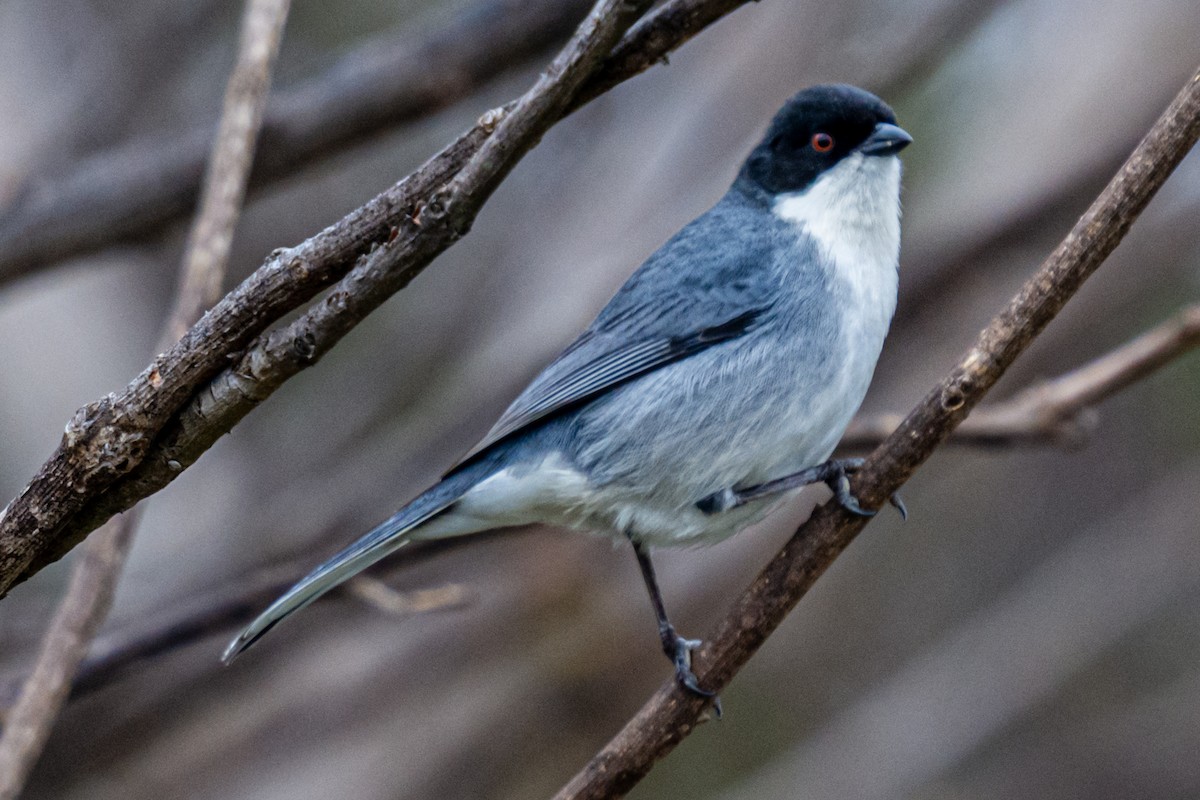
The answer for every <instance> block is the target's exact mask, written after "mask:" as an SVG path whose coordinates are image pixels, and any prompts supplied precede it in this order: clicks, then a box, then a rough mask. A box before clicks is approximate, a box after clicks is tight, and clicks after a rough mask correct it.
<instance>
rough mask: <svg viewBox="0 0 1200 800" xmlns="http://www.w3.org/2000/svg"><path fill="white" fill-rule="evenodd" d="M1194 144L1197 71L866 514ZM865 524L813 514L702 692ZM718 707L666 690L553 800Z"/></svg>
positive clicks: (619, 790)
mask: <svg viewBox="0 0 1200 800" xmlns="http://www.w3.org/2000/svg"><path fill="white" fill-rule="evenodd" d="M1197 138H1200V71H1198V72H1196V73H1195V74H1194V75H1193V76H1192V77H1191V79H1190V80H1189V81H1188V83H1187V85H1186V86H1185V87H1184V88H1183V90H1182V91H1181V92H1180V93H1179V94H1178V95H1177V96H1176V98H1175V99H1174V100H1173V101H1172V103H1171V104H1170V106H1169V107H1168V108H1167V110H1166V111H1165V112H1164V113H1163V115H1162V116H1161V117H1160V118H1159V119H1158V121H1157V122H1156V123H1155V124H1154V126H1153V128H1151V130H1150V132H1149V133H1148V134H1147V136H1146V138H1145V139H1143V140H1142V142H1141V143H1140V144H1139V145H1138V147H1137V148H1136V149H1135V150H1134V152H1133V154H1132V155H1131V156H1130V157H1129V159H1128V160H1127V161H1126V162H1125V164H1124V166H1122V167H1121V170H1120V171H1119V172H1118V173H1117V175H1116V176H1115V177H1114V178H1113V180H1112V181H1111V182H1110V183H1109V184H1108V186H1107V187H1106V188H1105V190H1104V191H1103V192H1102V193H1101V194H1100V196H1099V197H1098V198H1097V199H1096V201H1095V202H1094V203H1093V204H1092V206H1091V207H1090V208H1089V209H1088V210H1087V212H1086V213H1085V214H1084V215H1083V217H1082V218H1080V220H1079V221H1078V222H1077V223H1076V224H1075V227H1074V228H1072V230H1071V232H1070V233H1069V234H1068V235H1067V237H1066V239H1064V240H1063V241H1062V243H1061V244H1059V246H1058V247H1057V248H1055V250H1054V252H1053V253H1051V254H1050V256H1049V257H1048V258H1047V259H1046V261H1045V262H1043V264H1042V265H1041V267H1040V268H1039V269H1038V271H1037V272H1036V273H1035V274H1034V275H1033V276H1032V277H1031V278H1030V279H1029V280H1028V281H1027V282H1026V283H1025V285H1024V286H1023V287H1022V288H1021V290H1020V291H1019V292H1018V293H1017V295H1016V296H1015V297H1014V298H1013V299H1012V301H1011V302H1010V303H1009V305H1008V307H1007V308H1005V309H1004V310H1003V311H1002V312H1001V313H1000V314H999V315H997V316H996V317H995V318H994V319H993V320H992V322H991V323H990V324H989V325H988V327H987V328H986V329H984V331H983V332H982V333H980V335H979V338H978V340H977V341H976V342H975V345H974V346H973V347H972V348H971V350H970V351H969V352H968V353H967V354H966V356H965V357H964V358H963V360H962V361H961V362H960V363H959V364H958V365H957V366H956V367H955V368H954V369H953V370H952V371H951V372H950V374H949V375H947V376H946V378H944V379H943V380H942V381H941V382H939V383H938V385H937V386H935V387H934V388H933V390H932V391H930V393H929V394H928V395H926V397H925V399H924V400H923V401H921V403H920V404H919V405H918V406H917V407H916V408H915V409H913V411H912V412H911V413H910V414H909V415H908V417H907V418H906V419H905V420H904V422H903V423H902V424H901V426H900V427H899V428H898V429H897V430H896V431H895V432H894V433H892V435H891V436H889V437H888V439H887V440H886V441H885V442H884V443H883V444H882V445H880V447H879V448H877V449H876V450H875V451H874V452H873V453H872V454H871V455H870V456H869V457H868V458H867V460H866V463H865V464H864V465H863V468H862V470H861V471H860V472H858V473H857V474H856V475H855V476H854V478H853V479H852V489H853V491H854V493H855V495H856V496H857V497H858V498H859V502H860V503H862V504H863V506H864V507H866V508H879V507H880V506H881V505H882V504H883V503H884V502H885V501H886V499H887V498H888V496H889V495H891V493H892V492H894V491H896V490H897V489H898V488H900V486H901V485H903V483H904V482H905V481H906V480H907V479H908V478H909V477H910V476H911V475H912V473H913V472H914V471H915V470H916V469H917V468H918V467H919V466H920V465H921V464H922V463H924V462H925V461H926V460H927V459H928V458H929V456H930V455H932V454H933V451H934V450H935V449H936V448H937V447H938V445H939V444H941V443H942V442H943V441H944V440H945V439H946V438H947V437H948V436H949V435H950V433H951V432H952V431H953V430H954V429H955V428H956V427H957V426H958V425H959V424H960V423H961V422H962V421H963V420H964V419H965V418H966V417H967V414H969V413H970V411H971V409H972V408H974V406H975V405H976V404H977V403H978V402H979V401H980V399H982V398H983V396H984V395H985V394H987V392H988V390H989V389H991V388H992V386H994V385H995V383H996V381H998V380H999V379H1000V376H1001V375H1003V374H1004V372H1005V371H1006V370H1007V369H1008V367H1009V366H1010V365H1011V364H1012V363H1013V361H1014V360H1015V359H1016V358H1017V356H1019V355H1020V354H1021V353H1022V352H1023V351H1024V350H1025V348H1026V347H1028V346H1029V344H1030V343H1031V342H1032V341H1033V339H1034V338H1035V337H1036V336H1037V335H1038V334H1039V333H1041V332H1042V330H1044V329H1045V327H1046V326H1047V325H1048V324H1049V323H1050V321H1051V320H1053V319H1054V317H1055V316H1056V315H1057V314H1058V313H1059V312H1060V311H1061V310H1062V308H1063V306H1064V305H1065V304H1066V303H1067V301H1068V300H1070V299H1071V297H1072V296H1073V295H1074V294H1075V292H1076V291H1078V289H1079V287H1080V286H1082V285H1083V282H1084V281H1085V280H1087V278H1088V277H1089V276H1091V275H1092V273H1094V272H1095V271H1096V269H1097V268H1098V267H1099V266H1100V264H1102V263H1103V262H1104V260H1105V259H1106V258H1107V257H1108V256H1109V254H1110V253H1112V251H1113V250H1114V249H1115V248H1116V246H1117V244H1118V243H1120V241H1121V239H1123V238H1124V236H1125V234H1126V233H1127V232H1128V230H1129V227H1130V226H1131V225H1132V224H1133V222H1134V220H1135V219H1137V217H1138V215H1139V214H1140V213H1141V211H1142V210H1143V209H1144V208H1145V207H1146V204H1147V203H1149V202H1150V199H1151V198H1152V197H1153V196H1154V194H1155V192H1157V190H1158V189H1159V187H1160V186H1162V184H1163V182H1164V181H1165V180H1166V179H1167V176H1169V175H1170V174H1171V172H1172V171H1173V170H1174V169H1175V167H1176V166H1177V165H1178V164H1179V162H1180V161H1182V160H1183V157H1184V156H1185V155H1186V154H1187V152H1188V151H1189V150H1190V149H1191V148H1192V146H1193V145H1194V144H1195V143H1196V140H1197ZM866 523H867V520H866V519H865V518H863V517H860V516H856V515H853V514H850V513H849V512H847V511H845V510H844V509H842V508H840V507H839V506H837V504H834V503H830V504H826V505H825V506H823V507H821V508H819V509H817V511H816V512H815V513H814V514H813V515H812V517H811V518H810V519H809V520H808V522H807V523H805V524H804V525H803V526H801V528H800V529H799V530H798V531H797V532H796V534H795V535H794V536H793V537H792V538H791V539H790V540H789V541H788V543H787V544H786V545H785V546H784V548H783V549H782V550H781V551H780V552H779V553H778V554H777V555H776V556H775V557H774V558H773V559H772V560H771V562H770V563H769V564H768V565H767V566H766V567H765V568H764V569H763V571H762V572H761V573H759V575H758V577H757V578H756V579H755V580H754V582H753V583H752V584H751V586H750V587H749V588H748V589H747V590H746V591H745V593H743V594H742V596H741V597H739V598H738V599H737V601H736V602H735V603H734V605H733V608H731V609H730V611H729V613H728V614H727V615H726V616H725V618H724V620H723V621H722V622H721V624H720V625H719V627H718V628H717V631H716V632H715V634H714V635H713V636H712V637H711V639H710V640H709V641H708V643H707V644H705V645H704V646H703V647H702V648H701V649H700V650H699V651H698V652H697V653H696V659H695V662H696V663H695V672H696V675H697V677H698V678H699V681H700V684H701V685H702V686H704V687H705V688H707V689H711V690H713V691H719V690H720V689H722V688H723V687H724V686H725V685H726V684H727V683H729V681H730V680H731V679H732V678H733V676H734V675H735V674H736V673H737V672H738V670H740V669H741V667H742V666H743V665H745V663H746V662H747V661H748V660H749V659H750V657H751V656H753V655H754V653H755V652H756V651H757V650H758V648H759V647H760V646H761V645H762V643H763V642H764V641H765V640H766V638H767V637H768V636H769V635H770V634H771V633H772V632H773V631H774V630H775V629H776V628H777V627H778V626H779V624H780V623H781V622H782V621H783V619H784V617H785V616H786V615H787V613H788V612H789V611H791V609H792V608H794V607H795V606H796V604H797V603H798V602H800V599H801V598H802V597H803V596H804V595H805V594H806V593H807V592H808V590H809V589H810V588H811V587H812V585H813V584H814V583H815V582H816V580H817V578H819V577H820V576H821V575H822V574H823V573H824V572H825V570H826V569H827V568H828V567H829V565H830V564H832V563H833V561H834V559H836V558H837V556H838V555H840V554H841V553H842V552H843V551H844V550H845V549H846V547H847V546H849V544H850V542H851V541H853V539H854V537H855V536H856V535H857V534H858V532H859V531H861V530H862V529H863V527H865V526H866ZM711 702H712V700H711V698H702V697H698V696H696V695H694V694H693V693H690V692H688V691H687V690H684V689H682V688H681V687H680V686H679V684H678V683H677V682H676V681H675V680H673V679H672V680H670V681H668V682H667V683H665V684H664V685H663V686H662V687H661V688H660V689H659V690H658V691H657V692H656V693H655V694H654V696H653V697H651V698H650V700H649V701H648V702H647V703H646V704H645V705H644V706H643V707H642V709H641V710H640V711H639V712H638V713H637V715H636V716H634V717H633V719H631V720H630V721H629V722H628V723H627V724H626V725H625V727H624V729H622V730H621V731H620V732H619V733H618V734H617V735H616V736H615V737H614V738H613V739H612V740H611V741H610V742H609V743H608V744H607V745H605V746H604V748H602V749H601V750H600V752H599V753H597V754H596V755H595V756H594V757H593V758H592V760H591V761H590V762H589V763H588V764H587V765H586V766H585V767H584V768H583V770H582V771H581V772H579V773H578V774H577V775H576V776H575V777H574V778H573V779H572V780H571V781H570V782H569V783H568V784H567V785H566V786H565V787H564V788H563V789H562V790H561V791H560V792H559V793H558V795H557V796H556V797H557V798H558V800H567V798H571V800H583V798H589V799H594V800H599V798H614V797H619V796H621V795H623V794H625V793H626V792H628V791H629V789H630V788H632V787H633V786H634V785H635V784H637V783H638V782H639V781H640V780H641V779H642V778H643V777H644V776H645V775H646V774H647V773H648V772H649V771H650V769H651V767H652V766H653V765H654V763H655V762H656V761H657V760H658V759H660V758H663V757H664V756H665V755H666V754H667V753H669V752H670V751H671V750H673V749H674V747H675V746H676V745H677V744H679V742H680V741H682V740H683V739H684V738H685V737H686V736H687V735H688V734H690V733H691V732H692V731H693V730H694V729H695V727H696V725H697V724H698V722H700V720H701V716H702V715H703V714H705V713H706V712H707V709H708V707H709V705H710V704H711Z"/></svg>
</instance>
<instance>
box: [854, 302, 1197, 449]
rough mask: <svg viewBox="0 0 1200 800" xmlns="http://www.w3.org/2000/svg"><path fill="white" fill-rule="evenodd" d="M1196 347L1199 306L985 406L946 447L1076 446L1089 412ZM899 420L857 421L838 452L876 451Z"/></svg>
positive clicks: (893, 416)
mask: <svg viewBox="0 0 1200 800" xmlns="http://www.w3.org/2000/svg"><path fill="white" fill-rule="evenodd" d="M1197 347H1200V305H1193V306H1189V307H1188V308H1185V309H1184V310H1183V311H1180V312H1179V313H1178V314H1176V315H1175V316H1173V317H1171V319H1169V320H1167V321H1166V322H1164V323H1162V324H1161V325H1159V326H1157V327H1155V328H1153V329H1151V330H1149V331H1146V332H1145V333H1143V334H1142V335H1141V336H1139V337H1137V338H1136V339H1134V340H1132V341H1130V342H1126V343H1125V344H1123V345H1121V346H1120V347H1118V348H1117V349H1116V350H1113V351H1112V352H1109V353H1106V354H1104V355H1103V356H1101V357H1100V358H1098V359H1096V360H1095V361H1092V362H1090V363H1088V364H1085V365H1084V366H1082V367H1080V368H1079V369H1076V370H1072V371H1071V372H1068V373H1066V374H1065V375H1061V376H1059V377H1057V378H1054V379H1053V380H1048V381H1043V382H1041V383H1039V384H1037V385H1034V386H1031V387H1029V388H1028V389H1025V390H1024V391H1022V392H1021V393H1020V394H1018V395H1017V396H1016V397H1014V398H1012V399H1011V400H1006V401H1004V402H1002V403H996V404H994V405H987V406H984V407H982V408H980V409H978V410H976V411H975V412H974V413H972V414H971V416H969V417H967V418H966V419H965V420H963V422H962V424H961V425H959V426H958V428H956V429H955V430H954V434H953V435H952V436H951V437H950V439H949V443H953V444H956V445H977V446H978V445H982V446H1002V445H1019V444H1042V443H1046V442H1057V443H1063V444H1072V445H1073V444H1079V443H1080V442H1081V441H1082V440H1083V439H1084V438H1085V437H1086V436H1087V433H1088V431H1089V430H1090V429H1091V427H1092V426H1093V425H1094V423H1095V417H1094V415H1093V413H1092V410H1093V407H1094V406H1095V405H1096V404H1097V403H1099V402H1101V401H1103V400H1106V399H1108V398H1109V397H1112V396H1113V395H1114V394H1116V393H1117V392H1119V391H1121V390H1123V389H1125V388H1127V387H1129V386H1131V385H1132V384H1134V383H1137V382H1138V381H1140V380H1142V379H1143V378H1145V377H1146V376H1147V375H1150V374H1151V373H1152V372H1154V371H1156V370H1158V369H1160V368H1161V367H1163V366H1165V365H1166V364H1168V363H1169V362H1171V361H1173V360H1174V359H1176V358H1179V357H1180V356H1182V355H1185V354H1186V353H1189V352H1191V351H1192V350H1194V349H1196V348H1197ZM903 419H904V418H903V417H901V416H900V415H899V414H880V415H878V416H873V417H859V418H858V419H855V420H854V422H852V423H851V424H850V428H849V429H848V430H847V431H846V435H845V436H843V437H842V441H841V443H840V444H839V447H843V448H846V449H858V450H862V449H865V448H869V447H875V446H876V445H878V444H879V443H880V442H882V441H883V440H884V439H886V438H887V437H888V436H890V435H891V434H892V433H893V432H894V431H895V430H896V428H898V427H899V426H900V423H901V422H903Z"/></svg>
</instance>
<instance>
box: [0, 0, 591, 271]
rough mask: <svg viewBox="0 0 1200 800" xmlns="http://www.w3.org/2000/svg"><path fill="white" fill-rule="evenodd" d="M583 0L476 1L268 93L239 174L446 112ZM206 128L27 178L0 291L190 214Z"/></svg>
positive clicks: (263, 172)
mask: <svg viewBox="0 0 1200 800" xmlns="http://www.w3.org/2000/svg"><path fill="white" fill-rule="evenodd" d="M590 7H591V0H482V1H481V2H479V3H478V4H477V5H474V6H471V7H469V8H468V9H466V10H465V11H464V12H463V13H461V14H459V15H457V16H456V17H455V18H454V19H453V20H452V21H451V22H450V23H449V24H447V25H444V26H442V27H438V28H436V29H433V30H418V31H415V32H411V31H408V30H405V31H402V32H401V33H400V34H399V35H396V36H391V37H388V38H386V39H379V40H376V41H373V42H371V43H369V44H366V45H364V46H363V47H361V48H358V49H357V50H354V51H353V52H351V53H349V54H348V55H346V56H345V57H343V58H342V59H340V60H339V61H338V63H336V64H335V65H334V66H333V67H332V68H330V69H329V70H327V71H326V72H325V73H323V74H322V75H320V76H318V77H316V78H313V79H311V80H309V81H306V82H305V83H302V84H300V85H298V86H295V87H293V88H291V89H287V90H284V91H281V92H278V93H276V94H274V95H273V96H272V97H271V100H270V104H269V105H268V106H267V109H266V112H265V117H264V121H263V127H262V133H261V134H260V140H261V142H262V146H261V147H259V148H258V152H257V154H256V155H255V160H254V169H253V171H252V172H251V174H250V186H251V188H252V189H261V188H263V187H266V186H269V185H270V184H272V183H275V182H278V181H280V180H281V179H283V178H286V177H288V176H290V175H292V174H294V173H296V172H298V171H299V170H301V169H303V168H305V167H307V166H309V165H311V164H312V163H314V162H316V161H319V160H320V159H322V158H326V157H328V156H330V155H332V154H334V153H336V152H338V151H340V150H343V149H345V148H348V147H350V146H353V145H355V144H357V143H359V142H362V141H364V140H366V139H367V138H369V137H371V136H375V135H378V134H380V133H382V132H383V131H385V130H387V129H389V128H392V127H396V126H398V125H402V124H404V123H407V122H411V121H413V120H415V119H417V118H419V117H421V116H424V115H426V114H429V113H432V112H434V111H437V110H438V109H441V108H445V107H447V106H449V105H451V104H453V103H455V102H457V101H459V100H462V99H463V98H464V97H466V96H468V95H469V94H471V93H472V92H475V91H477V90H478V89H479V88H480V87H481V86H483V85H485V84H486V83H488V82H489V81H492V80H495V79H496V78H497V77H499V76H501V75H503V74H504V72H505V71H506V70H510V69H513V68H515V67H519V66H522V65H524V64H526V63H528V62H529V61H530V60H531V59H533V58H535V57H537V56H540V55H541V54H542V53H543V52H545V51H546V50H548V49H549V48H550V46H551V45H553V44H556V43H558V42H560V41H563V40H565V39H566V38H567V37H568V36H569V35H570V33H571V31H572V30H573V29H574V27H575V25H576V23H577V22H578V21H579V19H580V18H581V17H582V16H583V15H584V14H586V13H587V10H588V9H589V8H590ZM212 138H213V129H212V126H210V125H209V124H207V123H206V124H204V125H200V126H197V127H195V128H193V129H191V130H189V131H187V132H185V133H182V134H180V135H178V136H175V137H173V138H170V139H167V140H161V139H159V140H145V139H142V140H138V141H134V142H130V143H128V144H125V145H122V146H121V147H119V148H116V149H113V150H109V151H106V152H103V153H100V154H98V155H95V156H92V157H91V158H88V159H87V160H86V161H84V162H82V163H79V164H76V165H73V166H72V167H71V168H70V169H69V170H68V171H66V172H63V173H60V174H59V175H57V176H54V177H50V178H44V179H33V180H31V181H29V182H28V184H27V185H26V187H25V188H24V190H23V191H21V192H20V193H19V194H18V196H17V197H16V199H15V200H14V201H13V202H12V203H11V205H10V206H9V207H8V208H6V209H3V210H0V284H3V283H4V282H6V281H9V280H12V279H14V278H17V277H19V276H21V275H25V274H28V273H30V272H32V271H34V270H37V269H40V268H43V267H45V266H48V265H50V264H53V263H54V262H55V261H59V260H62V259H64V258H70V257H72V256H78V255H81V254H84V253H87V252H91V251H94V250H96V249H99V248H102V247H105V246H107V245H111V244H114V243H116V242H119V241H122V240H128V239H132V238H138V237H146V236H150V235H152V234H154V233H156V232H157V231H159V230H160V229H162V228H163V227H164V226H166V225H169V224H171V223H174V222H177V221H179V220H180V219H182V218H183V217H185V216H186V215H187V214H189V213H190V212H191V211H192V209H193V207H194V206H195V204H196V198H197V195H198V193H199V190H200V179H201V176H202V175H203V170H204V164H205V160H206V158H207V156H208V149H209V144H210V142H211V141H212Z"/></svg>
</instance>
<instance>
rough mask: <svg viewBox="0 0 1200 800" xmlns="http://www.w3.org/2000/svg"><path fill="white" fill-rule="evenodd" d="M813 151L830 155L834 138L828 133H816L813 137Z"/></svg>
mask: <svg viewBox="0 0 1200 800" xmlns="http://www.w3.org/2000/svg"><path fill="white" fill-rule="evenodd" d="M812 149H813V150H816V151H817V152H818V153H828V152H829V151H830V150H832V149H833V137H832V136H830V135H829V134H828V133H814V134H813V137H812Z"/></svg>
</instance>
